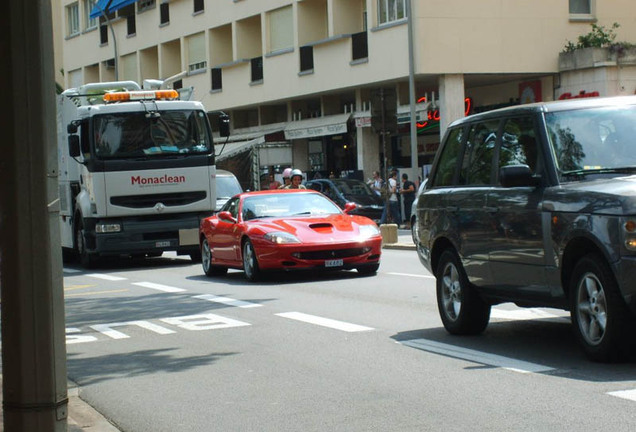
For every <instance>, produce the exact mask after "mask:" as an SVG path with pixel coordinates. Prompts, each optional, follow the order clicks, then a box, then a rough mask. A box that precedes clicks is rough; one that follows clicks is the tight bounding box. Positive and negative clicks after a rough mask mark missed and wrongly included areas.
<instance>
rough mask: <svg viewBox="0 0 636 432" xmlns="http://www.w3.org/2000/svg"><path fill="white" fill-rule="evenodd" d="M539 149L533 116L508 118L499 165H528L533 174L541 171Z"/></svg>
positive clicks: (504, 129)
mask: <svg viewBox="0 0 636 432" xmlns="http://www.w3.org/2000/svg"><path fill="white" fill-rule="evenodd" d="M540 161H541V159H540V157H539V149H538V144H537V139H536V134H535V130H534V122H533V120H532V117H517V118H511V119H508V120H506V122H505V124H504V128H503V134H502V136H501V148H500V150H499V167H504V166H508V165H528V166H529V167H530V170H531V171H532V173H533V174H536V173H537V172H538V171H540V169H541V167H540Z"/></svg>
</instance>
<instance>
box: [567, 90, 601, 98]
mask: <svg viewBox="0 0 636 432" xmlns="http://www.w3.org/2000/svg"><path fill="white" fill-rule="evenodd" d="M600 95H601V94H600V93H599V92H597V91H593V92H589V93H586V92H585V90H581V91H580V92H579V94H577V95H573V94H572V93H569V92H568V93H563V94H562V95H561V96H559V100H565V99H582V98H591V97H599V96H600Z"/></svg>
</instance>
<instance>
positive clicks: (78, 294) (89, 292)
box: [64, 289, 129, 297]
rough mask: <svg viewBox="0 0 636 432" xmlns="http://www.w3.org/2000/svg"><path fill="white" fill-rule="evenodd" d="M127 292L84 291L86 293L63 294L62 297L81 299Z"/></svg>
mask: <svg viewBox="0 0 636 432" xmlns="http://www.w3.org/2000/svg"><path fill="white" fill-rule="evenodd" d="M128 291H129V290H127V289H120V290H108V291H86V292H81V293H77V294H64V297H82V296H87V295H97V294H112V293H122V292H128Z"/></svg>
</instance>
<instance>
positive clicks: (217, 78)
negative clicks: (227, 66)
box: [211, 68, 223, 90]
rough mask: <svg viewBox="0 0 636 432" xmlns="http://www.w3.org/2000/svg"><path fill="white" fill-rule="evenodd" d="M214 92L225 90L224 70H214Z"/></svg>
mask: <svg viewBox="0 0 636 432" xmlns="http://www.w3.org/2000/svg"><path fill="white" fill-rule="evenodd" d="M211 73H212V90H221V89H222V88H223V69H221V68H212V71H211Z"/></svg>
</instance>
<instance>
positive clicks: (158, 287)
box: [133, 282, 185, 292]
mask: <svg viewBox="0 0 636 432" xmlns="http://www.w3.org/2000/svg"><path fill="white" fill-rule="evenodd" d="M133 285H137V286H140V287H145V288H150V289H156V290H159V291H163V292H182V291H185V290H184V289H183V288H176V287H171V286H168V285H161V284H156V283H152V282H133Z"/></svg>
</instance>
